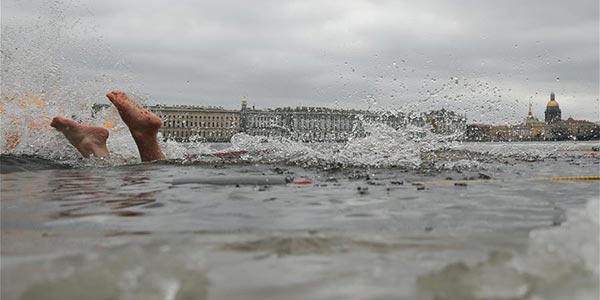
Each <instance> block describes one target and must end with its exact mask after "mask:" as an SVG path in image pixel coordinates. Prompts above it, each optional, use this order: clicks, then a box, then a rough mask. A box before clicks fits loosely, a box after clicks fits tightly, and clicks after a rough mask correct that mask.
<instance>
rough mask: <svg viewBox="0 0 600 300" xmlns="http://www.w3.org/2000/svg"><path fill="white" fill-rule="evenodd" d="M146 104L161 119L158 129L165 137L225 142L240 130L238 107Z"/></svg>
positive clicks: (181, 139) (178, 139)
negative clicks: (161, 124) (236, 109)
mask: <svg viewBox="0 0 600 300" xmlns="http://www.w3.org/2000/svg"><path fill="white" fill-rule="evenodd" d="M146 108H147V109H148V110H150V111H152V112H153V113H154V114H156V115H157V116H159V117H160V118H161V119H162V120H163V126H162V128H161V129H160V132H161V133H162V135H163V138H165V139H174V140H177V141H189V140H191V139H192V140H193V139H199V140H204V141H208V142H228V141H229V140H230V139H231V137H232V136H233V135H234V134H236V133H238V132H239V131H240V112H239V111H234V110H226V109H223V108H222V107H202V106H189V105H175V106H162V105H155V106H147V107H146Z"/></svg>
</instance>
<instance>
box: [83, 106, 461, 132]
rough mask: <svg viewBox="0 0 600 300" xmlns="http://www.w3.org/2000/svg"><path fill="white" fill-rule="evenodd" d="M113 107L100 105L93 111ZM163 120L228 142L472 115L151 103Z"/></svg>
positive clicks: (446, 126)
mask: <svg viewBox="0 0 600 300" xmlns="http://www.w3.org/2000/svg"><path fill="white" fill-rule="evenodd" d="M108 107H109V106H108V105H104V104H98V105H94V108H93V114H95V113H97V112H98V111H99V110H101V109H105V108H108ZM145 108H146V109H148V110H150V111H152V112H153V113H154V114H156V115H157V116H158V117H160V118H161V120H162V121H163V126H162V128H161V129H160V133H161V134H162V137H163V139H165V140H167V139H171V140H176V141H184V142H185V141H190V140H202V141H207V142H228V141H230V139H231V137H232V136H233V135H234V134H236V133H238V132H244V133H247V134H249V135H255V136H282V137H287V138H290V139H293V140H299V141H306V142H308V141H346V140H348V139H350V138H353V137H358V136H365V135H367V134H368V132H367V130H365V126H366V124H369V123H377V124H385V125H387V126H389V127H391V128H393V129H400V128H405V127H406V126H408V125H414V126H420V127H424V128H426V129H428V130H431V131H432V132H434V133H438V134H444V135H450V134H455V133H461V132H464V131H465V130H466V117H465V116H464V115H459V114H457V113H455V112H452V111H449V110H445V109H442V110H437V111H430V112H427V113H421V114H414V113H413V114H404V113H390V112H373V111H365V110H355V109H331V108H325V107H296V108H291V107H284V108H275V109H263V110H261V109H256V108H254V106H253V107H252V108H249V107H248V100H247V99H246V98H245V97H244V98H243V99H242V106H241V110H226V109H223V108H221V107H202V106H189V105H174V106H165V105H154V106H145Z"/></svg>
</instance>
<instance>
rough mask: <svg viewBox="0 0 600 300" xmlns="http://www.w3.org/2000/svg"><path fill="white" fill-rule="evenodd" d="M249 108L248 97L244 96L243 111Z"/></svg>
mask: <svg viewBox="0 0 600 300" xmlns="http://www.w3.org/2000/svg"><path fill="white" fill-rule="evenodd" d="M247 109H248V99H246V96H244V98H242V111H246V110H247Z"/></svg>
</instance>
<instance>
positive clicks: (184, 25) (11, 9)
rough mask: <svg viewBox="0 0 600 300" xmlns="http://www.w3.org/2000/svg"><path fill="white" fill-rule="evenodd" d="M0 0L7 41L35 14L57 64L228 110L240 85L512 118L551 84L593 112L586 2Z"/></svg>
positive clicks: (300, 98)
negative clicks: (50, 30)
mask: <svg viewBox="0 0 600 300" xmlns="http://www.w3.org/2000/svg"><path fill="white" fill-rule="evenodd" d="M2 5H3V7H2V8H3V10H2V14H3V15H2V17H3V26H2V31H3V45H4V44H5V42H6V41H8V42H9V44H10V43H12V42H14V40H12V41H11V40H7V39H5V37H4V32H5V31H7V30H8V31H10V30H11V29H15V28H21V32H20V34H21V37H22V39H23V40H21V41H19V43H20V44H27V42H26V40H32V41H34V40H35V37H36V36H37V35H39V33H36V30H38V29H36V24H38V26H39V24H45V25H46V26H51V27H52V26H53V27H54V28H56V29H57V30H58V31H59V32H60V34H62V35H61V37H62V38H61V41H62V43H64V45H57V44H56V43H55V41H53V40H52V39H45V40H43V39H42V40H43V42H42V43H41V44H40V43H39V41H38V44H37V45H35V46H36V47H39V48H40V49H43V46H44V45H43V44H44V43H48V44H50V46H52V47H51V48H57V49H58V50H59V51H58V52H60V53H61V55H64V56H65V57H66V59H65V62H64V63H62V66H63V67H64V68H65V70H67V69H68V70H69V72H70V73H72V74H75V75H74V76H75V77H78V78H80V79H83V78H85V82H90V81H91V82H94V80H95V81H96V82H98V80H97V79H94V78H98V77H101V78H107V77H110V78H111V79H110V80H108V79H103V80H104V81H102V82H101V84H97V85H98V88H97V89H100V88H104V87H108V86H111V84H112V85H113V86H117V87H118V88H120V86H121V85H122V86H124V87H126V88H131V89H133V90H134V93H137V94H140V95H144V96H145V97H146V98H147V99H148V101H149V102H160V103H164V104H197V105H221V106H225V107H229V108H237V107H238V106H239V100H240V99H241V97H242V96H247V97H248V98H249V99H250V102H251V103H253V104H255V105H257V106H258V107H268V106H296V105H317V106H340V107H362V108H366V107H369V106H370V107H374V106H383V107H387V108H391V109H400V110H427V109H433V108H440V107H446V108H449V109H455V110H460V111H461V112H466V113H467V115H468V116H469V119H470V120H481V121H489V122H507V121H508V122H514V121H517V120H520V119H521V118H522V117H523V116H524V115H525V114H526V112H527V102H528V101H532V102H533V103H534V108H535V111H534V112H535V113H536V114H538V116H539V117H542V113H543V107H544V106H545V103H546V102H547V100H548V99H547V98H548V95H549V93H550V91H554V92H556V93H557V97H558V99H559V102H560V103H561V107H562V108H563V115H572V116H573V117H576V118H584V119H591V120H598V119H599V116H598V110H599V103H598V81H599V75H598V69H599V61H598V54H597V53H598V50H599V46H598V40H599V38H598V36H599V32H598V26H599V20H598V2H597V1H585V0H580V1H570V2H564V1H558V0H556V1H541V0H535V1H526V2H523V1H516V0H508V1H495V2H488V1H475V0H461V1H452V2H449V1H433V0H430V1H418V2H416V1H391V0H390V1H384V0H381V1H367V0H364V1H358V0H354V1H342V0H337V1H275V0H266V1H259V2H256V1H252V2H250V1H239V0H238V1H234V0H226V1H218V2H217V1H176V2H172V1H171V2H168V1H158V0H152V1H141V0H131V1H116V0H108V1H87V2H85V1H84V2H77V3H75V2H71V1H68V0H65V1H54V2H49V4H46V5H45V6H40V5H39V4H38V2H37V1H32V0H28V1H16V0H7V1H3V4H2ZM32 20H33V22H32ZM43 20H51V22H47V21H43ZM44 22H45V23H44ZM9 36H10V35H9ZM28 36H30V37H33V38H34V39H27V37H28ZM3 55H4V54H3ZM557 78H559V79H558V80H557ZM456 82H458V84H457V83H456ZM561 99H564V100H561Z"/></svg>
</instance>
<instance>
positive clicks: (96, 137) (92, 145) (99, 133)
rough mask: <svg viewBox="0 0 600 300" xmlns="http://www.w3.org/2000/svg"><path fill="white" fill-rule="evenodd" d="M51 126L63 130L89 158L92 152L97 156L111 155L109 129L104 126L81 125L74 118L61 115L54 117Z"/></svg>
mask: <svg viewBox="0 0 600 300" xmlns="http://www.w3.org/2000/svg"><path fill="white" fill-rule="evenodd" d="M50 126H52V127H54V128H56V129H57V130H58V131H60V132H62V134H64V135H65V137H66V138H67V140H69V142H70V143H71V145H73V146H75V148H77V150H78V151H79V153H81V155H83V157H86V158H87V157H90V155H92V154H93V155H94V156H95V157H107V156H108V155H109V152H108V148H107V147H106V139H108V130H106V129H104V128H102V127H97V126H86V125H81V124H79V123H77V122H75V121H73V120H70V119H65V118H61V117H55V118H54V119H52V123H50Z"/></svg>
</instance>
